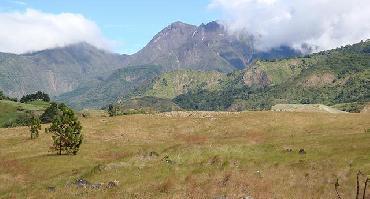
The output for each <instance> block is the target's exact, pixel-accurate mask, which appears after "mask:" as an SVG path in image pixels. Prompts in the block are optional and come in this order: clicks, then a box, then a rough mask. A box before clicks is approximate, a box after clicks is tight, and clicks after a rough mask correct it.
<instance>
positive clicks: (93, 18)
mask: <svg viewBox="0 0 370 199" xmlns="http://www.w3.org/2000/svg"><path fill="white" fill-rule="evenodd" d="M210 7H211V8H212V9H210ZM369 19H370V4H369V0H351V1H348V0H325V1H323V0H258V1H257V0H0V27H1V31H0V52H8V53H16V54H22V53H27V52H34V51H38V50H44V49H49V48H55V47H63V46H66V45H70V44H73V43H78V42H88V43H90V44H92V45H94V46H96V47H98V48H102V49H107V50H111V51H114V52H118V53H125V54H132V53H135V52H137V51H138V50H140V49H141V48H142V47H144V46H145V44H147V43H148V42H149V41H150V40H151V39H152V37H153V36H154V35H155V34H156V33H158V32H159V31H160V30H162V29H163V28H164V27H166V26H167V25H169V24H171V23H172V22H175V21H183V22H185V23H189V24H194V25H199V24H201V23H207V22H210V21H213V20H221V21H222V22H223V23H224V24H225V25H226V26H225V27H226V28H228V29H229V32H240V31H241V32H243V33H245V31H247V32H248V33H249V34H252V35H256V36H258V37H256V38H258V40H256V41H255V47H256V48H257V49H258V50H269V49H271V48H274V47H279V46H282V45H287V46H291V47H294V48H296V49H300V48H301V46H302V45H310V46H312V47H314V48H317V50H327V49H332V48H336V47H339V46H344V45H347V44H352V43H356V42H359V41H360V40H364V39H369V38H370V20H369Z"/></svg>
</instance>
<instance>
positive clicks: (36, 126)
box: [29, 116, 41, 139]
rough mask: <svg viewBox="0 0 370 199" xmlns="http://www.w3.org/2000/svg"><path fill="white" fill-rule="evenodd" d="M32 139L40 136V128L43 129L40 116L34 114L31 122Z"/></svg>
mask: <svg viewBox="0 0 370 199" xmlns="http://www.w3.org/2000/svg"><path fill="white" fill-rule="evenodd" d="M29 127H30V133H31V139H36V138H38V137H39V130H41V121H40V119H39V118H38V117H35V116H33V117H32V118H31V121H30V124H29Z"/></svg>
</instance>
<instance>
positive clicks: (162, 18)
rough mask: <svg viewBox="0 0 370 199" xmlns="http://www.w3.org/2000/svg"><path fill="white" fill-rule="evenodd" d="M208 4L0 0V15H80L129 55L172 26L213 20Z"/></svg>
mask: <svg viewBox="0 0 370 199" xmlns="http://www.w3.org/2000/svg"><path fill="white" fill-rule="evenodd" d="M208 4H209V1H208V0H186V1H184V0H60V1H59V0H58V1H54V0H23V1H22V0H17V1H15V0H1V1H0V13H9V12H10V13H14V12H26V11H27V9H33V10H35V11H37V12H41V13H49V14H56V15H58V14H61V13H73V14H80V15H83V17H84V18H86V19H87V20H90V21H93V22H95V23H96V25H97V26H98V27H99V28H100V30H101V32H102V35H103V36H104V38H106V39H108V40H109V41H111V42H108V43H110V46H109V47H110V48H113V51H116V52H119V53H125V54H132V53H135V52H136V51H138V50H139V49H141V48H142V47H144V46H145V44H147V43H148V42H149V41H150V40H151V39H152V38H153V36H154V35H155V34H156V33H158V32H159V31H160V30H162V29H163V28H165V27H166V26H168V25H169V24H171V23H172V22H175V21H183V22H186V23H190V24H194V25H200V24H201V23H203V22H204V23H206V22H209V21H212V20H215V19H217V18H218V16H217V12H214V11H211V10H209V9H208V7H207V5H208ZM0 18H1V15H0ZM0 23H1V21H0ZM0 34H1V33H0ZM112 43H113V44H112ZM0 44H1V43H0ZM0 46H1V45H0ZM98 46H101V47H102V46H103V45H98ZM0 48H1V47H0ZM0 50H1V49H0ZM13 51H17V50H13ZM21 51H22V50H20V52H21Z"/></svg>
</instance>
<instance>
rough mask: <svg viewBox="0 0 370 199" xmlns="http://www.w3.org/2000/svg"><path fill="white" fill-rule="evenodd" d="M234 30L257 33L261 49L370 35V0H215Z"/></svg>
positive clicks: (321, 45) (327, 44)
mask: <svg viewBox="0 0 370 199" xmlns="http://www.w3.org/2000/svg"><path fill="white" fill-rule="evenodd" d="M209 7H210V8H211V9H216V10H221V11H222V13H223V20H224V22H225V23H226V25H227V26H228V27H229V30H230V31H231V32H236V33H237V32H240V31H247V32H248V33H252V34H254V35H256V36H257V40H258V44H257V47H258V48H259V49H269V48H272V47H277V46H280V45H289V46H293V47H296V48H300V47H301V45H302V44H309V45H311V46H317V47H318V49H317V50H325V49H330V48H335V47H338V46H341V45H346V44H350V43H355V42H358V41H360V40H362V39H368V38H370V3H369V1H368V0H352V1H348V0H212V1H211V3H210V4H209Z"/></svg>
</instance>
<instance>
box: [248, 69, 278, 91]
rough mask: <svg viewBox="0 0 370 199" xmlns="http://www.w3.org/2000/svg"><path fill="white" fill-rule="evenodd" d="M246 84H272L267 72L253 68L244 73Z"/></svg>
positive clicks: (258, 85)
mask: <svg viewBox="0 0 370 199" xmlns="http://www.w3.org/2000/svg"><path fill="white" fill-rule="evenodd" d="M243 81H244V84H245V85H247V86H257V87H264V86H268V85H270V84H271V80H270V78H269V77H268V75H267V73H266V72H265V71H263V70H260V69H251V70H248V71H246V72H245V73H244V76H243Z"/></svg>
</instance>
